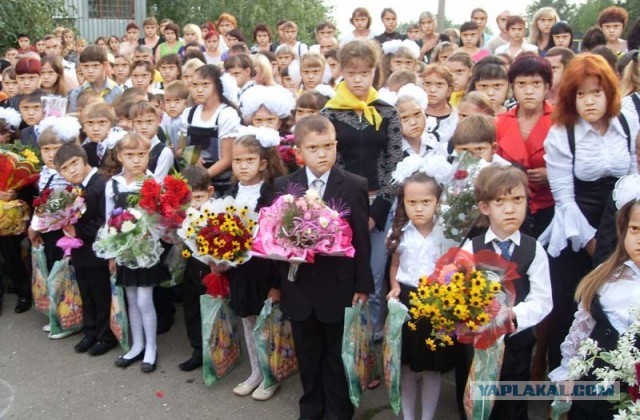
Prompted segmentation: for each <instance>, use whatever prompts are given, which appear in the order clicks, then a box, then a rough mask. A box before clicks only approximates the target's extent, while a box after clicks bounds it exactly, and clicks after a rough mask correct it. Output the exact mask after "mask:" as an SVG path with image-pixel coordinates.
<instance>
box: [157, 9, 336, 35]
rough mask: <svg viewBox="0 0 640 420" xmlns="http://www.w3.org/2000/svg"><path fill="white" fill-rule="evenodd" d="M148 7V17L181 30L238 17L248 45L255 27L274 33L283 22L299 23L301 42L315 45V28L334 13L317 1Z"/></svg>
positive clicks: (239, 25)
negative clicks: (226, 15) (224, 15)
mask: <svg viewBox="0 0 640 420" xmlns="http://www.w3.org/2000/svg"><path fill="white" fill-rule="evenodd" d="M147 7H148V9H149V15H153V16H156V17H157V18H158V19H163V18H170V19H172V20H173V21H174V22H176V23H177V24H178V25H180V26H183V25H185V24H186V23H197V24H202V23H204V22H206V21H212V22H215V21H216V20H217V19H218V16H220V14H221V13H223V12H226V13H230V14H232V15H233V16H235V17H236V19H237V21H238V28H239V29H240V30H241V31H242V33H243V34H245V36H246V37H247V41H248V43H249V44H252V39H251V34H252V32H253V28H254V26H255V25H256V24H258V23H266V24H267V25H269V27H270V28H271V29H272V31H274V32H275V25H276V23H277V22H278V21H279V20H281V19H288V20H292V21H294V22H296V24H297V25H298V39H300V40H302V41H304V42H307V43H315V39H314V35H313V30H314V29H315V26H316V25H317V24H318V23H320V22H321V21H323V20H326V19H328V17H329V14H330V13H331V9H330V8H329V7H327V6H325V5H323V4H322V2H319V1H316V0H296V1H291V0H217V1H211V0H185V1H180V2H178V1H175V0H147ZM275 36H276V34H274V37H275Z"/></svg>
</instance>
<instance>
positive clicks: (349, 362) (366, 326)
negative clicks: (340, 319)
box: [342, 303, 376, 407]
mask: <svg viewBox="0 0 640 420" xmlns="http://www.w3.org/2000/svg"><path fill="white" fill-rule="evenodd" d="M342 363H343V364H344V370H345V373H346V374H347V382H348V384H349V397H350V398H351V403H352V404H353V405H354V406H355V407H358V406H359V405H360V398H361V397H362V392H363V391H364V390H365V389H367V384H368V383H369V380H370V379H371V374H372V372H373V369H374V367H375V364H376V356H375V352H374V350H373V325H372V324H371V316H370V315H369V304H368V303H364V304H363V303H358V304H356V305H355V306H352V307H350V308H345V309H344V334H343V336H342Z"/></svg>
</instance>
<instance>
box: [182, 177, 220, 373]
mask: <svg viewBox="0 0 640 420" xmlns="http://www.w3.org/2000/svg"><path fill="white" fill-rule="evenodd" d="M182 176H183V177H184V178H185V179H186V180H187V183H188V184H189V187H191V207H193V208H195V209H196V210H199V209H200V206H202V205H203V204H204V203H206V202H207V201H209V200H210V199H211V198H212V197H213V192H214V191H213V187H212V186H211V178H210V177H209V174H208V173H207V170H206V169H204V168H203V167H201V166H187V167H186V168H185V169H184V170H183V171H182ZM210 272H211V270H210V268H209V266H208V265H207V264H205V263H203V262H201V261H199V260H198V259H196V258H195V257H193V256H191V257H189V258H188V259H187V264H186V266H185V268H184V283H183V284H182V307H183V309H184V322H185V325H186V327H187V337H188V338H189V344H191V348H192V349H193V351H192V352H191V357H190V358H189V359H188V360H186V361H185V362H183V363H180V364H179V365H178V367H179V368H180V370H183V371H185V372H190V371H192V370H195V369H197V368H199V367H200V366H202V318H201V316H200V296H201V295H203V294H204V293H205V292H206V288H205V287H204V286H203V285H202V279H203V278H204V277H205V276H206V275H207V274H209V273H210Z"/></svg>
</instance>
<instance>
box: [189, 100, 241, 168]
mask: <svg viewBox="0 0 640 420" xmlns="http://www.w3.org/2000/svg"><path fill="white" fill-rule="evenodd" d="M190 112H191V108H187V109H185V110H184V112H183V113H182V116H181V119H182V127H181V130H182V132H183V133H186V132H187V130H188V129H189V125H193V126H195V127H202V128H214V127H217V128H218V143H220V142H221V141H222V140H224V139H228V138H235V137H237V135H238V131H239V130H240V126H241V124H240V116H239V115H238V112H237V111H236V110H235V109H233V108H231V107H230V106H228V105H226V104H220V106H218V109H216V111H215V112H214V113H213V115H212V116H211V118H210V119H208V120H203V119H202V106H201V105H197V108H196V110H195V112H194V113H193V119H192V120H191V124H189V123H188V120H189V113H190ZM216 123H217V125H216ZM203 152H206V151H204V150H203ZM221 153H222V149H221V148H220V147H219V148H218V159H220V157H221ZM204 154H205V153H203V155H204Z"/></svg>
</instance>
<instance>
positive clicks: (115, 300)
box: [109, 274, 131, 352]
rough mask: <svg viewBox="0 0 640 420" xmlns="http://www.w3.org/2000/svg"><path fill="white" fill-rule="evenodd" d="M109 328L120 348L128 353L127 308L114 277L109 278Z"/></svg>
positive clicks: (122, 291)
mask: <svg viewBox="0 0 640 420" xmlns="http://www.w3.org/2000/svg"><path fill="white" fill-rule="evenodd" d="M109 328H111V332H112V333H113V335H115V336H116V339H117V340H118V343H120V347H122V350H124V351H125V352H127V351H129V349H130V348H131V345H130V343H129V317H128V316H127V306H126V304H125V302H124V290H123V289H122V287H120V286H116V275H115V274H114V275H112V276H111V311H110V315H109Z"/></svg>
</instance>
